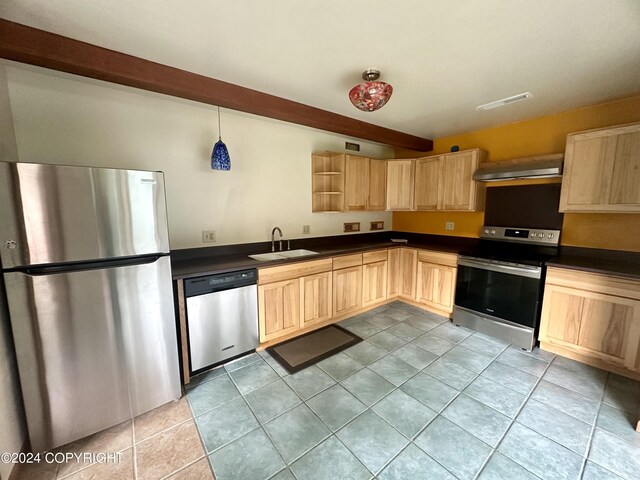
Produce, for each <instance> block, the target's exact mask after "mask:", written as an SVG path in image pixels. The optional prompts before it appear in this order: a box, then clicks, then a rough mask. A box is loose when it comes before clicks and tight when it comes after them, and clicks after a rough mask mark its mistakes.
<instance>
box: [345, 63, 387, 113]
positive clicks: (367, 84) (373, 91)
mask: <svg viewBox="0 0 640 480" xmlns="http://www.w3.org/2000/svg"><path fill="white" fill-rule="evenodd" d="M362 78H363V80H365V81H364V82H362V83H361V84H359V85H356V86H355V87H353V88H352V89H351V90H349V100H351V103H353V106H354V107H356V108H357V109H359V110H362V111H363V112H373V111H375V110H379V109H380V108H382V107H384V106H385V104H386V103H387V102H388V101H389V99H390V98H391V94H392V93H393V87H392V86H391V85H389V84H388V83H385V82H377V81H376V80H378V78H380V72H379V71H378V70H375V69H373V68H370V69H369V70H365V71H364V72H363V73H362Z"/></svg>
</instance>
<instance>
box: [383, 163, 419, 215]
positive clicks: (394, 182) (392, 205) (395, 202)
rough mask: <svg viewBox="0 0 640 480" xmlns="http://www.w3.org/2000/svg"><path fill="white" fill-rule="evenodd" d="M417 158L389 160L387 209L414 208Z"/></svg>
mask: <svg viewBox="0 0 640 480" xmlns="http://www.w3.org/2000/svg"><path fill="white" fill-rule="evenodd" d="M415 166H416V161H415V160H389V161H387V210H413V191H414V183H415V182H414V180H415V177H414V175H415Z"/></svg>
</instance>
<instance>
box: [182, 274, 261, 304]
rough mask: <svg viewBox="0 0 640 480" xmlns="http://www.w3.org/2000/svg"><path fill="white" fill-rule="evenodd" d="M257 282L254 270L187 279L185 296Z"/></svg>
mask: <svg viewBox="0 0 640 480" xmlns="http://www.w3.org/2000/svg"><path fill="white" fill-rule="evenodd" d="M257 282H258V271H257V270H256V269H251V270H242V271H240V272H229V273H219V274H216V275H207V276H205V277H196V278H189V279H187V280H185V282H184V289H185V296H187V297H193V296H196V295H203V294H205V293H212V292H219V291H221V290H229V289H231V288H238V287H244V286H247V285H255V284H256V283H257Z"/></svg>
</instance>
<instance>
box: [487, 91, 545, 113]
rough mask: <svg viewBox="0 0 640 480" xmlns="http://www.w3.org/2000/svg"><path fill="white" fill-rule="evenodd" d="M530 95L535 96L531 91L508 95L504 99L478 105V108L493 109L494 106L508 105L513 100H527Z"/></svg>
mask: <svg viewBox="0 0 640 480" xmlns="http://www.w3.org/2000/svg"><path fill="white" fill-rule="evenodd" d="M530 97H533V94H532V93H531V92H524V93H519V94H518V95H514V96H513V97H507V98H503V99H502V100H496V101H495V102H490V103H485V104H484V105H479V106H477V107H476V110H491V109H492V108H498V107H502V106H503V105H507V104H509V103H513V102H519V101H520V100H526V99H527V98H530Z"/></svg>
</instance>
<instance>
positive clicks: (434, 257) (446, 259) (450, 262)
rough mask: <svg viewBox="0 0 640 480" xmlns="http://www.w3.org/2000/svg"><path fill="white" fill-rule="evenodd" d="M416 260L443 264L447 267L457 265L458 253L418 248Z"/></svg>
mask: <svg viewBox="0 0 640 480" xmlns="http://www.w3.org/2000/svg"><path fill="white" fill-rule="evenodd" d="M418 261H419V262H427V263H435V264H438V265H445V266H447V267H457V266H458V255H456V254H454V253H446V252H434V251H432V250H418Z"/></svg>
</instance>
